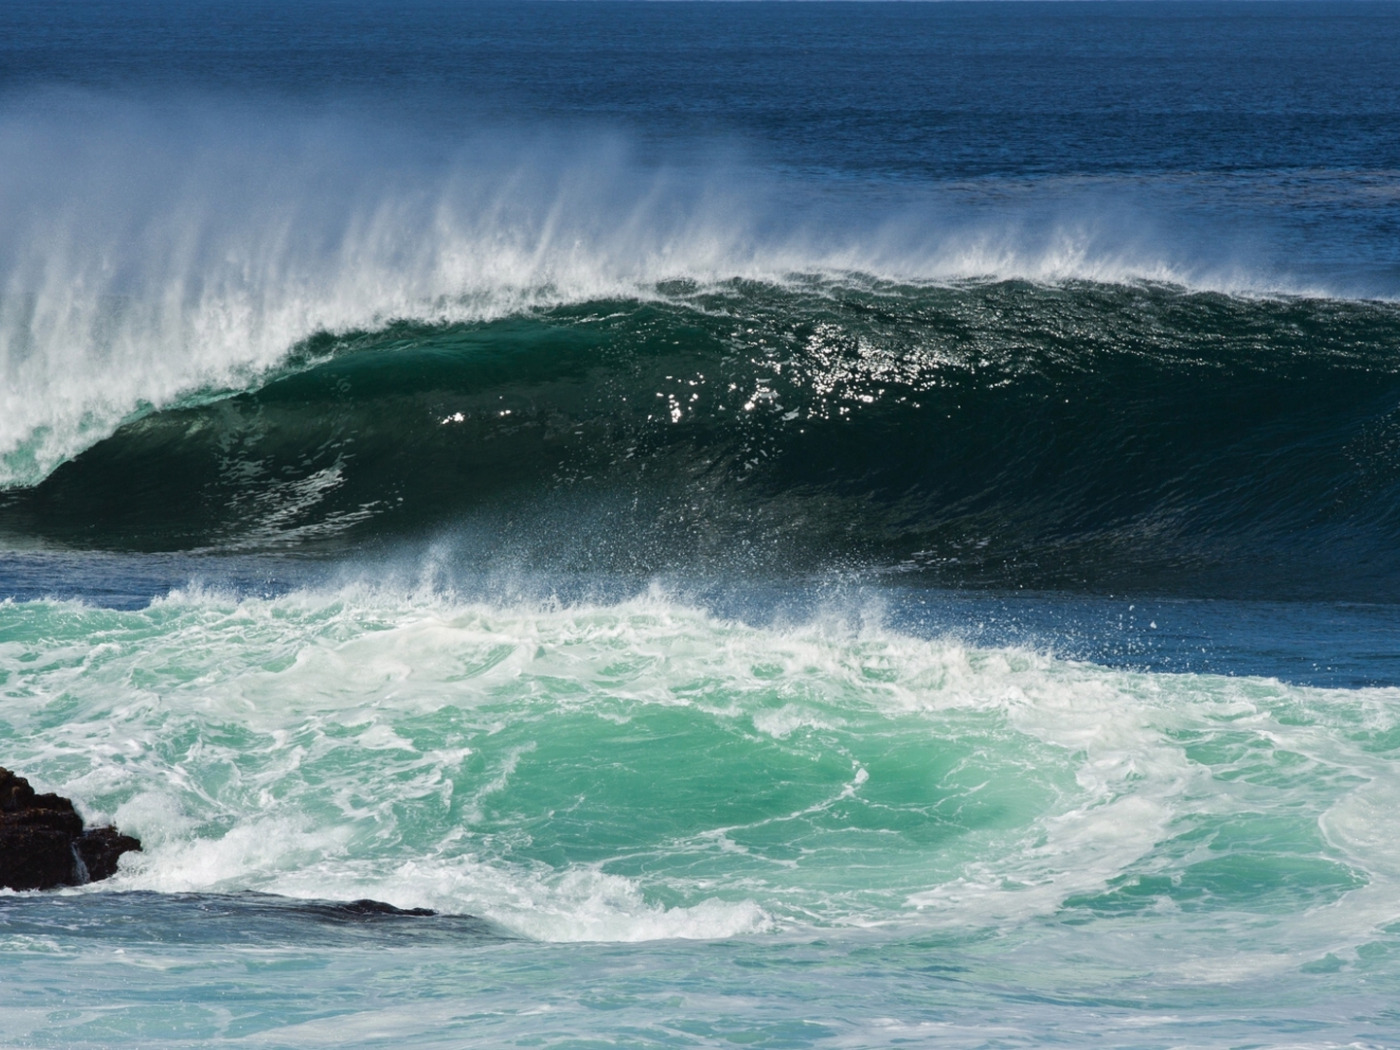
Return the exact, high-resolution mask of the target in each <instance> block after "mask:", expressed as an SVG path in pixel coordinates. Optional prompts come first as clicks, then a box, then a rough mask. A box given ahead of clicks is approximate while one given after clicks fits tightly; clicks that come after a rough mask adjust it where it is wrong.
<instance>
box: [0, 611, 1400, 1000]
mask: <svg viewBox="0 0 1400 1050" xmlns="http://www.w3.org/2000/svg"><path fill="white" fill-rule="evenodd" d="M0 617H3V618H4V622H0V680H3V681H4V682H5V689H6V694H7V703H6V713H5V722H4V724H3V726H0V732H3V734H4V736H3V743H4V745H5V747H6V753H7V755H9V756H10V757H9V760H8V761H9V762H10V763H11V764H13V765H15V766H18V767H20V768H23V769H24V770H25V771H26V773H27V774H29V775H31V776H32V777H33V778H35V782H36V784H37V785H38V786H40V787H43V788H52V789H58V790H62V791H64V792H65V793H67V794H69V795H71V796H72V797H74V798H75V800H76V801H77V802H78V804H79V805H80V807H81V808H82V809H83V810H84V812H86V813H88V814H89V815H90V816H91V817H93V818H97V819H115V820H116V821H117V822H118V824H119V825H120V826H122V827H123V828H124V829H126V830H129V831H131V832H133V833H135V834H137V835H139V836H140V837H141V838H142V839H143V840H144V842H145V846H146V850H145V852H144V853H143V854H140V855H135V856H128V858H126V860H125V862H124V864H123V870H122V873H121V874H120V875H119V876H118V878H117V879H116V880H115V882H114V883H112V884H111V886H113V887H115V888H142V889H149V890H159V891H236V890H242V889H255V890H262V891H268V892H275V893H284V894H288V895H292V896H298V897H330V898H336V899H354V898H358V897H366V896H368V897H374V898H378V899H382V900H387V901H389V902H390V903H393V904H396V905H400V906H426V907H432V908H436V909H439V910H442V911H448V912H468V913H472V914H478V915H482V916H485V917H487V918H490V919H492V920H494V921H496V922H498V923H500V924H501V925H503V926H505V927H506V928H509V929H512V930H515V931H517V932H519V933H521V934H524V935H526V936H529V937H534V938H540V939H545V940H616V941H628V940H645V939H657V938H663V939H664V938H676V937H705V938H716V937H719V938H723V937H731V936H738V935H742V934H748V933H753V932H756V931H761V930H765V929H770V928H773V927H775V926H779V927H780V926H785V925H790V924H793V923H809V922H817V923H819V924H849V923H857V924H862V925H864V924H869V923H888V922H908V921H915V922H919V923H923V924H929V923H933V924H937V925H944V924H954V925H956V926H957V927H959V928H966V927H968V926H969V925H971V926H993V927H1000V928H1009V927H1016V926H1021V925H1024V924H1026V923H1034V922H1038V921H1040V920H1042V919H1045V918H1049V917H1052V916H1054V915H1055V914H1056V913H1057V911H1058V910H1059V909H1061V908H1063V907H1064V906H1065V905H1066V902H1067V901H1069V900H1070V899H1071V898H1073V897H1075V896H1077V895H1086V894H1087V895H1093V894H1099V893H1103V892H1105V891H1106V890H1107V889H1108V888H1109V887H1110V885H1111V884H1112V883H1113V882H1114V880H1116V879H1122V878H1123V877H1126V876H1129V875H1132V874H1138V875H1147V876H1161V877H1163V878H1166V879H1172V878H1180V877H1181V876H1182V875H1183V873H1184V872H1186V871H1187V870H1188V867H1189V865H1190V864H1191V863H1193V862H1194V860H1196V859H1199V857H1197V854H1199V853H1200V852H1201V851H1202V850H1204V849H1205V848H1206V847H1205V846H1203V845H1200V844H1197V845H1190V843H1191V842H1192V841H1195V840H1193V839H1192V835H1199V829H1202V828H1210V827H1215V826H1224V825H1225V824H1226V823H1228V822H1229V821H1230V820H1232V819H1234V818H1235V817H1237V816H1238V815H1239V814H1240V813H1246V814H1247V813H1249V812H1253V811H1257V812H1258V813H1260V814H1262V815H1263V816H1262V817H1261V819H1262V820H1263V821H1264V824H1263V825H1262V826H1263V827H1266V828H1271V829H1276V828H1277V826H1278V822H1279V821H1283V822H1285V823H1288V824H1289V825H1290V826H1291V827H1292V828H1293V830H1292V831H1291V832H1290V835H1291V836H1293V838H1294V839H1296V840H1297V841H1298V842H1299V843H1302V845H1300V846H1298V847H1297V848H1299V849H1302V850H1304V854H1305V856H1306V855H1310V854H1315V855H1317V856H1319V857H1321V856H1326V857H1330V858H1331V860H1333V861H1335V862H1337V863H1341V864H1345V865H1349V866H1351V867H1352V868H1353V869H1355V870H1357V871H1359V872H1361V873H1363V874H1364V880H1363V881H1364V884H1363V885H1359V886H1358V888H1355V889H1352V890H1350V891H1347V892H1345V893H1343V894H1340V895H1337V894H1334V895H1332V896H1331V897H1323V898H1320V900H1322V902H1323V903H1322V904H1321V905H1320V906H1319V907H1317V908H1315V909H1313V910H1311V911H1309V913H1308V914H1307V915H1303V916H1298V917H1295V918H1294V919H1293V920H1292V921H1291V922H1290V924H1289V932H1288V937H1289V939H1290V940H1289V949H1290V950H1292V951H1297V952H1301V953H1313V954H1314V955H1317V956H1319V957H1320V956H1321V955H1322V954H1324V953H1325V952H1334V951H1335V952H1340V953H1342V954H1343V955H1345V953H1346V952H1348V951H1350V950H1352V949H1353V947H1354V946H1355V945H1358V944H1361V943H1363V942H1364V941H1365V939H1366V938H1367V937H1368V936H1370V935H1371V934H1372V933H1373V931H1374V930H1375V929H1376V928H1377V927H1378V926H1380V925H1383V924H1384V923H1386V922H1392V921H1394V920H1395V918H1396V916H1397V914H1400V869H1398V868H1397V866H1396V863H1395V857H1394V856H1393V854H1394V853H1395V851H1394V850H1392V849H1389V848H1388V847H1386V845H1385V841H1386V839H1385V835H1384V834H1383V833H1382V832H1379V831H1377V830H1376V829H1377V827H1383V826H1384V813H1385V812H1387V807H1389V809H1394V806H1393V802H1394V799H1393V797H1392V796H1393V794H1394V792H1393V789H1392V787H1390V786H1389V785H1390V783H1391V779H1392V778H1390V777H1388V775H1387V767H1386V759H1385V757H1384V755H1383V754H1381V753H1374V752H1372V751H1369V750H1368V749H1367V744H1366V739H1367V738H1366V736H1365V734H1366V733H1373V734H1381V735H1384V734H1385V733H1388V732H1391V731H1393V728H1394V725H1395V718H1396V715H1395V711H1396V710H1397V705H1396V700H1397V698H1398V697H1397V692H1396V691H1395V690H1353V691H1346V692H1337V693H1329V692H1327V691H1325V690H1318V689H1303V688H1295V687H1288V686H1284V685H1281V684H1279V683H1276V682H1268V681H1258V680H1232V679H1216V678H1201V677H1192V676H1165V675H1150V674H1139V673H1129V672H1121V671H1113V670H1107V669H1104V668H1099V667H1094V666H1092V665H1085V664H1078V663H1074V662H1067V661H1063V660H1058V659H1055V658H1053V657H1051V656H1048V655H1044V654H1039V653H1035V652H1030V651H1025V650H1018V649H978V648H972V647H969V646H966V645H964V644H961V643H959V642H957V641H955V640H951V639H934V640H926V639H919V638H914V637H908V636H905V635H901V634H898V633H895V632H891V631H888V630H885V629H883V628H881V627H879V626H878V625H873V624H870V625H866V626H863V627H860V628H854V629H852V628H843V627H840V626H837V625H834V624H832V623H829V622H825V621H821V620H819V621H817V622H814V623H812V624H809V625H805V626H804V625H794V626H789V627H786V628H764V629H758V628H753V627H748V626H745V625H742V624H738V623H733V622H729V621H725V620H720V619H716V618H714V617H713V616H711V615H709V614H707V613H705V612H703V611H700V610H697V609H694V608H692V607H689V606H686V605H684V604H682V603H678V602H676V601H673V600H671V599H669V598H667V597H666V596H665V595H664V594H661V593H653V594H651V595H650V596H647V597H642V598H637V599H632V600H629V601H625V602H621V603H619V604H615V605H598V606H586V605H580V606H557V605H550V606H538V605H521V606H492V605H485V604H476V603H463V602H460V601H456V600H451V599H447V598H443V597H441V596H435V595H432V594H425V593H418V594H402V593H397V594H396V593H388V592H385V591H381V590H377V589H374V588H365V587H348V588H345V589H342V590H338V591H334V592H328V593H313V592H300V593H296V594H291V595H288V596H285V597H281V598H277V599H271V600H263V599H237V598H232V597H225V596H221V595H219V594H217V593H205V592H200V591H195V590H191V591H188V592H183V593H176V594H174V595H172V596H171V597H169V598H167V599H164V600H161V601H157V602H155V603H154V604H153V605H152V606H151V607H150V608H149V609H147V610H142V611H135V612H113V611H110V610H99V609H88V608H86V607H84V606H81V605H76V604H73V605H65V604H62V603H52V604H44V605H23V604H13V603H12V604H8V605H5V606H3V607H0ZM20 619H22V620H23V622H24V624H25V625H26V626H25V629H24V630H23V631H18V630H14V629H10V628H11V627H12V626H13V624H15V623H18V622H20ZM672 739H674V744H672V743H670V741H671V740H672ZM1191 740H1197V741H1202V742H1203V746H1205V748H1206V752H1204V753H1203V754H1193V752H1192V751H1191V750H1190V748H1189V747H1188V746H1187V744H1186V743H1184V741H1191ZM646 741H651V743H650V744H647V745H646V746H642V743H641V742H646ZM891 748H893V750H891ZM1204 754H1208V755H1210V756H1213V757H1209V758H1207V757H1203V755H1204ZM920 756H922V757H920ZM940 763H941V764H942V767H941V768H942V769H943V771H942V772H941V773H938V774H937V776H936V777H933V779H929V778H930V777H931V776H933V774H932V773H931V772H930V771H931V770H936V769H938V768H940ZM772 778H776V780H774V779H772ZM629 785H630V786H629ZM736 792H737V793H738V795H737V796H736V795H735V794H734V793H736ZM749 796H751V797H752V799H753V800H754V801H753V802H751V803H743V804H741V805H739V806H738V807H737V808H736V807H735V806H734V805H733V804H732V802H733V800H734V799H735V798H738V799H739V800H740V801H741V802H742V801H743V799H744V798H746V797H749ZM765 798H770V799H771V801H767V802H765V801H763V800H764V799H765ZM984 801H985V804H984ZM979 807H981V808H980V809H979ZM978 813H985V814H986V816H985V818H983V817H978V816H977V814H978ZM949 821H952V822H953V824H955V825H957V826H958V827H960V829H961V830H959V831H957V833H956V834H949V835H944V836H941V837H934V838H929V837H927V834H928V832H930V831H932V830H934V829H936V828H939V827H942V826H945V825H948V823H949ZM1310 821H1312V822H1320V826H1321V828H1322V829H1323V831H1324V832H1325V834H1326V842H1325V845H1324V843H1323V841H1322V840H1321V839H1318V844H1317V845H1316V846H1313V847H1309V846H1307V844H1306V843H1307V837H1308V834H1309V822H1310ZM1378 821H1379V822H1380V823H1379V824H1378ZM1271 833H1272V832H1271ZM911 835H912V837H910V836H911ZM1182 836H1185V838H1184V839H1182ZM1182 842H1185V843H1186V844H1185V845H1182ZM1261 848H1262V847H1261ZM1290 848H1291V847H1290ZM1183 851H1184V852H1183ZM1206 855H1207V856H1208V855H1209V854H1208V852H1207V854H1206ZM105 888H106V887H94V888H93V890H92V892H103V891H104V890H105ZM1161 907H1167V905H1166V904H1165V903H1163V904H1162V905H1161ZM1182 943H1183V944H1185V942H1182ZM1126 950H1127V949H1125V951H1126ZM1188 956H1189V953H1188ZM1304 957H1307V956H1306V954H1305V956H1304ZM1261 958H1262V956H1261ZM1161 965H1162V966H1164V967H1165V966H1166V965H1167V961H1165V960H1164V961H1162V963H1161ZM1172 965H1174V966H1176V968H1177V969H1176V971H1175V972H1177V973H1178V974H1179V975H1180V976H1181V977H1182V978H1183V979H1195V978H1193V977H1192V976H1191V975H1192V974H1196V975H1198V976H1199V975H1200V974H1202V973H1205V972H1207V971H1208V970H1210V967H1211V966H1212V965H1215V964H1213V963H1211V961H1210V959H1209V958H1195V957H1187V958H1181V959H1177V960H1176V961H1175V962H1174V963H1172ZM1202 967H1205V969H1202ZM1210 972H1214V971H1210ZM1250 972H1253V971H1252V970H1251V971H1250Z"/></svg>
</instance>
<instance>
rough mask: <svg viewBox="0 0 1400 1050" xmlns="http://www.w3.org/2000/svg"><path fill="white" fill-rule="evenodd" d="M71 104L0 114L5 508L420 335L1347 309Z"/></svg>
mask: <svg viewBox="0 0 1400 1050" xmlns="http://www.w3.org/2000/svg"><path fill="white" fill-rule="evenodd" d="M65 106H66V107H67V109H68V110H69V112H68V113H67V116H65V118H64V120H63V121H60V122H59V124H58V125H55V124H54V122H53V121H52V119H51V118H50V117H49V116H46V115H44V114H43V112H42V107H37V108H36V109H35V110H34V112H29V111H26V110H25V109H24V107H23V106H21V107H20V108H19V111H18V112H17V113H11V114H10V115H9V116H7V117H4V118H0V155H3V156H5V157H6V158H10V159H13V161H14V162H13V163H10V164H7V165H6V166H5V168H4V169H3V170H0V381H2V382H0V488H13V487H22V486H28V485H34V484H36V483H38V482H39V481H40V480H42V479H43V478H45V477H46V476H48V475H49V474H50V473H51V472H52V471H53V470H54V468H55V467H57V466H58V465H59V464H61V463H63V462H65V461H67V460H70V459H72V458H73V457H74V456H76V455H78V454H79V453H81V452H82V451H83V450H84V449H86V448H89V447H90V446H92V445H93V444H94V443H95V442H97V441H100V440H102V439H103V438H104V437H106V436H108V435H110V434H111V433H112V432H113V431H115V430H116V429H117V427H119V426H120V425H121V424H122V423H123V422H127V421H130V420H133V419H136V418H139V417H140V416H142V415H144V414H146V413H149V412H151V411H159V410H161V409H165V408H169V407H172V406H177V405H180V404H186V403H190V402H191V400H194V401H198V400H207V399H208V398H211V397H218V396H224V395H226V394H229V393H236V392H239V391H243V390H247V389H250V388H253V387H256V386H258V385H260V384H262V383H263V382H265V381H267V380H268V379H269V378H270V377H273V376H276V375H278V374H280V373H281V372H282V371H283V370H284V369H285V368H287V367H288V366H289V362H290V358H292V357H294V356H295V351H296V348H297V347H298V346H299V345H301V344H302V343H304V342H305V341H306V340H308V339H311V338H313V337H314V336H316V335H317V334H318V333H332V334H343V333H348V332H352V331H370V330H375V329H378V328H382V327H384V326H386V325H389V324H391V323H392V322H393V321H394V320H412V321H418V322H424V323H446V322H468V321H476V320H483V319H490V318H495V317H502V316H509V315H512V314H519V313H528V312H530V311H532V310H535V309H539V308H548V307H551V306H557V305H560V304H568V303H580V302H588V301H593V300H600V299H609V298H612V299H616V298H631V299H638V298H648V297H657V296H663V295H664V291H663V290H662V288H661V287H659V286H664V285H665V283H666V282H668V281H675V280H686V281H693V282H697V283H699V284H701V285H705V284H712V283H718V282H725V281H731V280H738V279H747V280H758V281H769V282H774V283H779V284H781V283H784V282H793V283H796V284H797V285H810V284H811V282H812V279H813V275H816V276H817V277H818V278H819V279H822V280H827V281H831V282H835V283H837V284H840V283H843V282H844V283H849V284H851V285H853V286H859V285H861V284H862V283H866V282H869V281H873V280H894V281H906V282H916V283H917V282H924V283H938V282H942V283H949V282H957V281H961V280H969V279H972V280H1004V279H1013V278H1014V279H1026V280H1033V281H1040V282H1047V283H1054V282H1064V281H1073V280H1089V281H1096V282H1104V283H1114V282H1119V283H1121V282H1141V281H1149V282H1162V283H1167V284H1174V285H1178V286H1180V287H1181V288H1182V289H1188V290H1189V289H1211V290H1219V291H1224V292H1228V293H1232V294H1244V295H1250V294H1297V293H1302V294H1321V293H1324V292H1327V291H1328V289H1326V288H1322V287H1318V286H1316V285H1315V284H1314V283H1309V282H1301V283H1300V282H1298V281H1295V280H1291V279H1289V278H1287V277H1286V276H1274V275H1270V274H1269V273H1268V272H1267V271H1265V270H1261V269H1259V268H1258V267H1250V266H1248V265H1245V264H1242V263H1239V262H1238V261H1233V260H1231V259H1230V258H1228V257H1226V258H1223V259H1214V260H1206V261H1201V260H1200V259H1197V260H1195V261H1192V259H1191V258H1190V254H1191V253H1190V252H1186V253H1185V254H1183V253H1180V252H1173V251H1171V250H1166V249H1164V248H1163V247H1162V245H1161V244H1158V243H1155V242H1154V241H1153V238H1152V236H1151V235H1150V233H1149V232H1145V231H1144V230H1143V229H1140V228H1138V219H1139V218H1140V216H1139V217H1134V216H1132V215H1130V214H1129V215H1123V214H1119V213H1117V212H1115V213H1114V214H1113V215H1111V216H1110V215H1105V214H1089V215H1087V217H1086V211H1087V208H1086V207H1085V206H1084V202H1080V203H1079V204H1078V205H1073V204H1072V205H1070V206H1068V210H1067V211H1056V210H1055V209H1054V208H1051V209H1050V210H1048V211H1047V210H1045V209H1041V210H1039V211H1037V210H1035V209H1031V210H1029V211H1026V212H1024V213H1021V212H1017V211H1015V210H1014V208H1013V210H1011V211H1009V212H1008V211H1005V210H1004V209H1002V210H998V208H997V207H992V208H990V209H989V208H988V207H982V208H980V209H977V208H974V209H972V210H971V211H969V210H968V209H967V208H965V207H963V206H960V205H957V204H955V203H953V202H952V198H948V199H942V198H938V197H937V196H936V195H935V196H929V195H928V194H925V195H924V196H922V197H919V198H918V199H917V200H912V199H911V200H912V203H911V202H909V201H906V202H905V203H904V204H899V203H889V201H888V200H887V201H886V203H883V204H870V203H868V202H865V201H863V200H861V199H860V193H859V191H858V189H856V190H851V191H850V192H847V193H846V194H845V196H840V195H839V194H838V197H839V199H834V200H833V199H827V198H823V197H822V196H821V194H820V193H818V192H816V191H814V190H811V188H810V187H807V188H804V185H803V184H802V183H800V182H799V181H793V180H789V181H786V182H784V181H781V180H779V179H778V178H777V177H776V176H773V175H771V174H763V173H761V172H757V171H755V170H753V169H751V168H747V167H744V166H743V165H742V164H741V163H740V162H739V161H737V160H735V161H733V162H727V161H720V162H717V163H716V164H715V165H714V166H713V167H712V168H710V169H706V170H702V171H696V170H694V169H693V168H691V169H687V168H684V167H672V168H666V167H655V166H651V167H648V166H646V165H642V164H639V163H638V162H637V161H636V159H635V157H634V156H633V153H632V150H631V149H630V147H629V145H628V143H627V142H626V141H625V140H624V139H622V138H621V137H616V136H614V137H611V138H610V137H607V136H605V135H604V136H600V137H597V138H594V139H586V138H583V137H580V136H577V135H575V136H568V135H554V134H553V133H548V132H540V133H539V134H537V135H534V136H530V135H522V134H518V133H516V134H509V133H504V132H500V131H482V132H479V133H478V134H476V135H475V136H469V138H468V140H467V141H466V142H464V143H462V144H461V145H460V146H459V147H458V148H457V149H455V150H452V151H448V154H447V155H445V154H444V151H443V150H442V149H441V148H436V149H429V148H428V144H425V143H424V142H422V141H419V140H417V139H415V138H414V137H413V136H412V135H409V134H407V133H396V132H390V131H386V130H384V129H382V128H379V129H370V130H369V131H366V129H365V128H361V127H349V126H347V125H344V124H343V123H337V122H335V121H321V122H316V121H312V122H309V123H308V122H306V121H300V122H299V121H297V120H294V119H285V120H283V121H281V122H280V123H279V122H276V121H274V122H272V124H271V125H270V126H266V127H264V126H253V125H252V124H251V122H250V119H249V117H248V116H247V115H246V114H243V115H239V114H238V113H237V111H236V110H229V111H228V112H224V111H222V110H219V109H218V108H217V107H214V108H213V109H212V110H210V111H209V112H205V111H203V110H198V109H196V110H195V111H193V112H188V113H182V114H177V116H178V118H179V119H175V120H171V121H166V122H165V123H163V122H162V118H161V117H160V116H159V115H158V114H155V113H152V112H144V111H142V110H140V109H139V108H133V107H123V106H120V105H116V104H114V103H112V102H111V101H110V100H91V99H89V100H86V102H84V103H82V104H72V100H71V99H70V100H68V102H66V103H65ZM215 117H217V118H218V119H214V118H215ZM1176 256H1180V257H1176ZM794 275H798V276H795V277H794ZM803 275H805V276H803Z"/></svg>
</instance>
